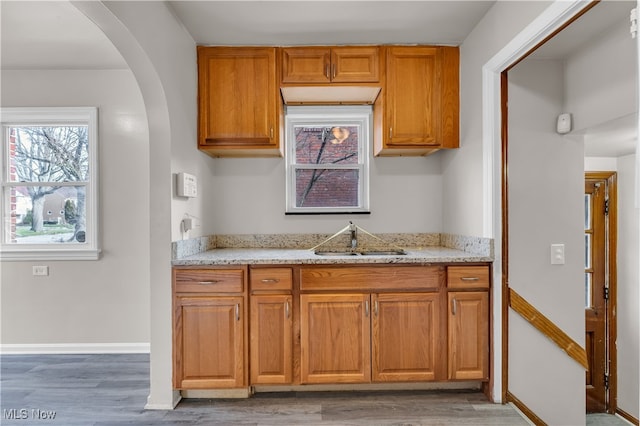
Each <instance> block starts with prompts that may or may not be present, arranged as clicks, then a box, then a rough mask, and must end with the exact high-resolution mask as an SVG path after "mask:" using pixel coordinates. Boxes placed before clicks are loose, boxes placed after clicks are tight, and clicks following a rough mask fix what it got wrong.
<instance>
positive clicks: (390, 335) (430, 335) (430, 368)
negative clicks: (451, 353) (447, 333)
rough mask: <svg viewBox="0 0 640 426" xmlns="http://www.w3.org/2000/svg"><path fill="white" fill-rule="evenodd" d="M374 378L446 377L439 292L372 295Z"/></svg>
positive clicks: (424, 378)
mask: <svg viewBox="0 0 640 426" xmlns="http://www.w3.org/2000/svg"><path fill="white" fill-rule="evenodd" d="M372 299H373V300H372V304H373V309H372V311H373V314H372V319H373V327H372V357H373V365H372V369H373V381H376V382H387V381H392V382H400V381H402V382H408V381H428V380H440V379H442V378H444V377H445V374H446V373H445V368H446V353H445V352H444V351H443V350H442V348H443V347H445V345H446V343H445V342H446V341H445V339H443V337H444V336H443V333H442V332H441V330H440V324H441V320H440V302H439V299H440V294H439V293H397V294H394V293H382V294H374V295H372Z"/></svg>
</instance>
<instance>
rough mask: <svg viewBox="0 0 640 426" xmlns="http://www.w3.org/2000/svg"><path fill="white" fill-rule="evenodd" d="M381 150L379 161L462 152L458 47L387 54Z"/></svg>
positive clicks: (405, 49) (392, 49)
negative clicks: (459, 149)
mask: <svg viewBox="0 0 640 426" xmlns="http://www.w3.org/2000/svg"><path fill="white" fill-rule="evenodd" d="M385 52H386V53H385V56H386V85H385V98H386V99H385V101H384V102H385V104H384V119H383V122H384V124H383V126H382V129H381V130H382V144H381V145H380V146H376V152H375V154H376V155H399V154H403V155H425V154H429V153H431V152H434V151H436V150H438V149H440V148H457V147H458V146H459V53H458V50H457V48H455V47H428V46H417V47H408V46H396V47H389V48H386V50H385Z"/></svg>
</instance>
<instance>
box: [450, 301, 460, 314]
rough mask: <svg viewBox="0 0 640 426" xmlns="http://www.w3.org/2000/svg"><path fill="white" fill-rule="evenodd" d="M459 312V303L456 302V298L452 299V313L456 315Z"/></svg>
mask: <svg viewBox="0 0 640 426" xmlns="http://www.w3.org/2000/svg"><path fill="white" fill-rule="evenodd" d="M457 312H458V304H457V303H456V299H455V298H454V299H451V313H452V314H453V315H455V314H456V313H457Z"/></svg>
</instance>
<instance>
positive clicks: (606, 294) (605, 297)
mask: <svg viewBox="0 0 640 426" xmlns="http://www.w3.org/2000/svg"><path fill="white" fill-rule="evenodd" d="M604 300H609V287H605V288H604Z"/></svg>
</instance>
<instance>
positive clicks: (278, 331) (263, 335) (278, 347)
mask: <svg viewBox="0 0 640 426" xmlns="http://www.w3.org/2000/svg"><path fill="white" fill-rule="evenodd" d="M292 309H293V305H292V299H291V295H280V294H278V295H253V296H251V321H250V329H251V332H250V334H251V338H250V348H251V350H250V352H251V357H250V360H251V362H250V370H251V384H252V385H253V384H287V383H291V380H292V363H293V358H292V354H293V353H292V337H291V336H292V327H293V320H292V318H293V312H292Z"/></svg>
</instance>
